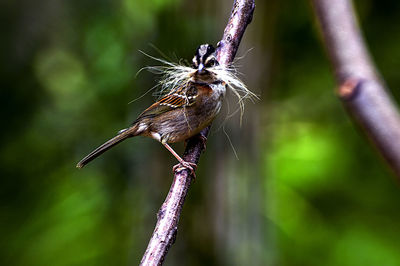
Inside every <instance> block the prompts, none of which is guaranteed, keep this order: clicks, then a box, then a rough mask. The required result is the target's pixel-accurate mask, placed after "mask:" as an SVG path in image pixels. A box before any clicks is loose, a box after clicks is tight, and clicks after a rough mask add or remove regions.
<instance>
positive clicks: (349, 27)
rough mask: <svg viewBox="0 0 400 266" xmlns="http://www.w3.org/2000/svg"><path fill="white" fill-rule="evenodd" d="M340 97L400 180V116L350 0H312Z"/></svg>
mask: <svg viewBox="0 0 400 266" xmlns="http://www.w3.org/2000/svg"><path fill="white" fill-rule="evenodd" d="M313 5H314V10H315V13H316V16H317V19H318V20H319V23H320V26H321V30H322V35H323V38H324V41H325V46H326V47H327V49H328V52H329V55H330V58H331V61H332V63H333V67H334V70H335V74H336V80H337V82H338V84H339V89H338V94H339V98H340V99H341V100H342V102H343V104H344V105H345V107H346V109H347V110H348V112H349V113H350V115H351V116H352V117H354V118H355V119H354V121H355V122H358V124H360V125H361V127H362V128H363V129H364V131H365V132H366V134H367V135H368V137H369V139H370V140H371V142H372V143H373V144H374V145H375V147H377V148H378V150H379V151H380V153H381V154H382V155H383V157H384V158H385V159H386V161H387V162H388V163H389V165H390V167H391V168H392V169H393V171H394V173H395V174H396V175H397V176H399V177H400V116H399V113H398V111H397V108H396V105H395V103H394V102H393V100H392V98H391V96H390V95H389V93H388V92H387V91H386V88H385V85H384V83H383V81H382V80H381V79H380V77H379V74H377V73H378V71H377V70H376V68H375V66H374V64H373V62H372V60H371V58H370V56H369V54H368V50H367V48H366V45H365V42H364V40H363V37H362V35H361V33H360V29H359V27H358V25H357V22H356V18H355V15H354V9H353V6H352V3H351V1H350V0H335V1H332V0H313Z"/></svg>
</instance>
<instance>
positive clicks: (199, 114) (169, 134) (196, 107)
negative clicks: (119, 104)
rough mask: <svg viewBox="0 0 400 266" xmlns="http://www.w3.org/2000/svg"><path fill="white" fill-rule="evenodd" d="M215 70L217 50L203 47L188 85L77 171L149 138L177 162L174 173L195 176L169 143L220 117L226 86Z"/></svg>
mask: <svg viewBox="0 0 400 266" xmlns="http://www.w3.org/2000/svg"><path fill="white" fill-rule="evenodd" d="M216 66H218V61H217V59H216V55H215V49H214V47H213V46H212V45H209V44H203V45H200V46H199V47H198V48H197V51H196V54H195V56H194V57H193V68H192V69H190V68H189V70H190V72H189V74H188V79H187V82H185V83H184V84H181V85H179V86H178V87H177V88H173V89H172V90H170V92H169V93H168V94H167V95H165V96H164V97H162V98H161V99H160V100H158V101H157V102H155V103H154V104H153V105H151V106H150V107H149V108H147V109H146V110H145V111H144V112H143V113H141V114H140V115H139V117H138V118H137V119H136V120H135V121H134V122H133V123H132V125H131V126H130V127H129V128H126V129H123V130H121V131H119V133H118V135H117V136H115V137H114V138H112V139H110V140H109V141H107V142H106V143H104V144H103V145H101V146H99V147H98V148H97V149H95V150H94V151H92V152H91V153H90V154H88V155H87V156H86V157H85V158H83V159H82V160H81V161H80V162H79V163H78V164H77V165H76V167H78V168H82V167H84V166H85V165H86V164H87V163H89V162H90V161H92V160H93V159H95V158H96V157H97V156H99V155H101V154H102V153H103V152H105V151H107V150H108V149H110V148H111V147H113V146H114V145H116V144H118V143H120V142H121V141H123V140H125V139H127V138H130V137H135V136H146V137H150V138H153V139H155V140H157V141H159V142H161V144H163V145H164V146H165V147H166V148H167V149H168V150H169V151H170V152H171V153H172V154H173V155H174V156H175V157H176V159H178V161H179V164H178V165H176V166H175V167H174V169H175V168H176V167H178V166H179V167H186V168H189V169H190V170H191V171H192V172H193V171H194V168H195V167H196V165H195V164H193V163H189V162H185V161H184V160H183V159H182V158H181V157H180V156H179V155H178V154H177V153H176V152H175V151H174V150H173V149H172V148H171V147H170V146H169V145H168V143H175V142H181V141H184V140H186V139H188V138H190V137H192V136H194V135H196V134H198V133H199V132H200V131H201V130H202V129H204V128H205V127H207V126H208V125H209V124H210V123H211V122H212V121H213V119H214V118H215V116H216V115H217V114H218V113H219V111H220V109H221V105H222V101H223V99H224V96H225V91H226V83H225V82H224V81H223V80H221V79H219V78H218V75H216V73H214V72H213V71H212V68H213V67H216Z"/></svg>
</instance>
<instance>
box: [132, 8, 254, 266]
mask: <svg viewBox="0 0 400 266" xmlns="http://www.w3.org/2000/svg"><path fill="white" fill-rule="evenodd" d="M254 8H255V4H254V0H235V2H234V4H233V9H232V12H231V16H230V18H229V21H228V24H227V26H226V28H225V31H224V35H223V38H222V40H221V41H220V42H219V43H218V47H217V60H218V62H219V63H220V64H221V65H224V66H227V65H229V64H230V63H232V61H233V59H234V58H235V55H236V52H237V49H238V47H239V44H240V40H241V39H242V36H243V34H244V31H245V30H246V27H247V25H248V24H249V23H250V22H251V19H252V16H253V12H254ZM209 131H210V126H209V127H207V128H205V129H204V130H203V131H202V132H200V134H199V135H197V136H194V137H193V138H191V139H189V141H188V142H187V146H186V149H185V152H184V155H183V159H184V160H185V161H187V162H192V163H196V164H197V163H198V161H199V159H200V154H201V153H202V152H203V150H204V149H205V143H206V140H207V136H208V133H209ZM191 181H192V177H191V175H190V171H188V170H186V169H184V170H181V171H179V172H175V175H174V181H173V183H172V185H171V188H170V190H169V193H168V195H167V198H166V199H165V201H164V203H163V204H162V206H161V208H160V210H159V212H158V215H157V224H156V228H155V229H154V232H153V235H152V237H151V239H150V241H149V244H148V246H147V249H146V252H145V254H144V256H143V258H142V261H141V263H140V265H161V264H162V263H163V261H164V259H165V256H166V255H167V253H168V250H169V248H170V247H171V245H172V244H173V243H174V241H175V238H176V234H177V231H178V222H179V217H180V214H181V211H182V207H183V203H184V201H185V197H186V194H187V192H188V189H189V186H190V184H191Z"/></svg>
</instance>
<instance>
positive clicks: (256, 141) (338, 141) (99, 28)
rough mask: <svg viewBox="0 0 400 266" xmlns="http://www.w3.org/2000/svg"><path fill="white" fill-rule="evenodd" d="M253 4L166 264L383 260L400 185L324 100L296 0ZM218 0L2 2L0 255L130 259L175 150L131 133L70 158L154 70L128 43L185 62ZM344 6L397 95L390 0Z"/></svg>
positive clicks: (140, 245) (391, 244)
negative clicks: (242, 97)
mask: <svg viewBox="0 0 400 266" xmlns="http://www.w3.org/2000/svg"><path fill="white" fill-rule="evenodd" d="M256 4H257V6H256V11H255V14H254V20H253V22H252V24H251V25H250V26H249V28H248V30H247V31H246V33H245V36H244V39H243V41H242V43H241V48H240V50H239V53H238V57H243V58H242V59H240V60H238V61H237V62H236V65H237V66H238V69H239V70H240V71H241V72H242V73H243V75H242V76H241V78H242V79H243V80H244V81H245V82H246V84H248V86H249V88H250V89H251V90H252V91H254V92H255V93H257V94H258V95H259V96H260V100H259V101H257V102H255V103H254V104H253V103H251V102H248V103H247V104H246V110H245V114H244V119H243V123H242V126H240V121H239V120H240V119H239V115H238V114H237V113H236V114H235V115H233V116H231V115H230V114H232V113H234V112H235V110H237V107H238V106H237V102H236V100H235V98H234V97H232V93H228V99H227V100H226V102H225V107H224V110H223V111H222V113H221V115H220V116H219V119H217V120H216V121H215V122H214V123H213V127H212V133H211V135H210V137H209V141H208V143H207V150H206V153H205V154H204V155H203V156H202V158H201V161H200V164H199V168H198V171H197V179H196V182H195V183H194V184H193V185H192V187H191V189H190V191H189V195H188V197H187V199H186V203H185V206H184V209H183V214H182V217H181V221H180V226H179V231H178V236H177V240H176V243H175V244H174V245H173V247H172V249H171V250H170V253H169V254H168V256H167V259H166V263H165V265H308V266H309V265H341V266H343V265H344V266H345V265H349V266H356V265H363V266H365V265H399V263H400V252H399V250H400V241H399V239H400V223H399V221H400V193H399V192H400V187H399V183H398V182H397V181H396V180H395V178H394V176H393V175H392V174H391V173H390V171H389V170H388V168H387V167H386V166H385V164H384V163H383V160H382V159H381V158H380V157H379V155H378V154H377V152H376V151H375V150H374V149H373V148H371V146H370V145H369V143H368V142H367V140H366V138H365V137H364V134H363V132H361V130H360V129H358V128H356V127H354V126H353V124H352V123H351V120H350V119H349V117H348V116H347V114H346V113H345V111H344V109H343V107H342V106H341V103H340V102H339V100H338V99H337V98H336V96H335V93H334V90H333V88H334V87H335V83H334V80H333V76H332V71H331V67H330V65H329V62H328V60H327V57H326V54H325V52H324V49H323V47H322V45H321V40H320V34H319V32H318V28H317V26H316V23H315V19H314V16H313V12H312V7H311V4H310V2H308V1H298V0H286V1H279V0H268V1H257V2H256ZM231 7H232V1H230V0H224V1H216V2H214V1H211V0H207V1H179V0H97V1H93V0H80V1H77V0H70V1H66V0H41V1H31V0H17V1H11V0H8V1H7V0H3V1H1V3H0V14H1V16H0V17H1V22H0V32H1V35H0V36H1V37H0V38H1V39H0V40H1V41H0V62H1V65H0V78H1V97H0V100H1V104H0V108H1V115H2V123H1V130H0V135H1V145H0V149H1V152H0V156H1V160H0V169H1V184H0V264H1V265H137V264H138V263H139V261H140V259H141V256H142V255H143V253H144V250H145V248H146V246H147V242H148V240H149V238H150V235H151V233H152V230H153V229H154V225H155V221H156V213H157V211H158V208H159V207H160V206H161V204H162V202H163V199H164V198H165V196H166V194H167V192H168V189H169V186H170V184H171V181H172V174H171V167H172V166H173V165H174V164H175V163H176V160H175V159H174V158H173V157H172V156H171V155H170V154H169V153H168V151H167V150H166V149H165V148H163V147H162V145H160V144H159V143H157V142H155V141H154V140H151V139H146V138H142V137H138V138H134V139H130V140H128V141H126V142H124V143H123V144H121V145H118V146H117V147H115V148H113V149H112V150H111V151H109V152H107V153H106V154H104V155H103V156H101V157H100V158H98V159H96V160H95V161H93V163H91V164H90V165H88V166H87V167H85V168H84V169H82V170H78V169H76V168H75V165H76V163H77V162H78V161H79V160H80V159H81V158H82V157H83V156H85V155H86V154H87V153H88V152H90V151H91V150H92V149H94V148H95V147H96V146H98V145H99V144H101V143H103V142H104V141H105V140H107V139H108V138H110V137H112V136H113V135H114V134H115V133H116V132H117V131H118V130H119V129H122V128H125V127H126V126H128V125H129V124H130V123H131V122H132V121H133V120H134V119H135V118H136V116H137V115H138V114H139V113H140V112H141V111H142V110H143V109H144V108H145V107H147V106H148V105H149V104H150V103H152V102H153V101H154V100H155V97H153V96H151V93H149V94H147V95H145V96H144V97H143V98H141V99H140V100H137V101H135V102H134V103H132V104H129V102H130V101H132V100H134V99H136V98H138V97H140V96H141V95H143V94H144V93H145V92H146V91H148V90H149V89H150V88H151V87H153V86H154V85H155V84H156V82H157V77H155V76H154V75H153V74H151V73H148V72H146V71H143V72H141V73H140V74H139V75H138V76H136V73H137V72H138V71H139V70H140V69H141V68H142V67H145V66H151V65H157V62H155V61H154V60H152V59H150V58H148V57H146V56H144V55H143V54H142V53H140V52H139V50H142V51H144V52H146V53H148V54H151V55H153V56H157V57H162V55H161V54H160V53H159V52H158V51H157V49H159V50H160V51H162V53H164V54H165V55H166V56H167V57H168V58H169V59H170V60H173V61H178V60H179V59H180V58H184V59H186V60H191V58H192V56H193V53H194V51H195V49H196V47H197V46H198V45H199V44H202V43H213V44H215V43H216V42H217V41H218V40H219V38H220V37H221V36H222V32H223V29H224V27H225V24H226V20H227V18H228V16H229V13H230V10H231ZM356 7H357V10H358V16H359V20H360V23H361V25H362V28H363V31H364V34H365V38H366V41H367V43H368V45H369V47H370V50H371V53H372V55H373V57H374V60H375V62H376V63H377V66H378V67H379V69H380V71H381V73H382V76H383V78H384V79H385V80H386V82H387V85H388V87H389V88H392V94H393V95H394V96H395V97H397V99H398V98H399V97H400V93H399V90H398V88H399V87H400V75H399V69H400V48H399V47H400V31H399V15H400V2H399V1H395V0H380V1H377V0H375V1H373V0H363V1H361V0H360V1H356ZM153 46H155V47H156V48H157V49H155V48H153ZM228 136H229V137H228ZM229 139H230V141H231V142H232V146H233V147H234V149H235V151H236V153H237V157H238V159H237V158H236V157H235V152H234V149H233V148H232V147H231V144H230V141H229ZM397 141H398V140H397ZM174 147H176V149H177V150H178V151H179V152H182V151H183V144H177V145H174Z"/></svg>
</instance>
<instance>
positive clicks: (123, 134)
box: [76, 126, 137, 168]
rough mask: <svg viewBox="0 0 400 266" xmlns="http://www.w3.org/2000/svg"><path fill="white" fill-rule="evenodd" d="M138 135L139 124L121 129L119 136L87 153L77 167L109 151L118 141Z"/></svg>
mask: <svg viewBox="0 0 400 266" xmlns="http://www.w3.org/2000/svg"><path fill="white" fill-rule="evenodd" d="M136 135H137V126H132V127H130V128H127V129H123V130H121V131H120V132H119V133H118V135H117V136H115V137H113V138H112V139H110V140H109V141H107V142H106V143H104V144H102V145H100V146H99V147H97V148H96V149H95V150H94V151H92V152H91V153H89V154H88V155H86V157H85V158H83V159H82V160H81V161H80V162H79V163H78V164H77V165H76V167H77V168H82V167H84V166H85V165H86V164H88V163H89V162H91V161H92V160H93V159H95V158H97V157H98V156H100V155H101V154H103V153H104V152H105V151H107V150H108V149H110V148H111V147H114V146H115V145H117V144H118V143H120V142H121V141H124V140H125V139H127V138H129V137H133V136H136Z"/></svg>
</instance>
